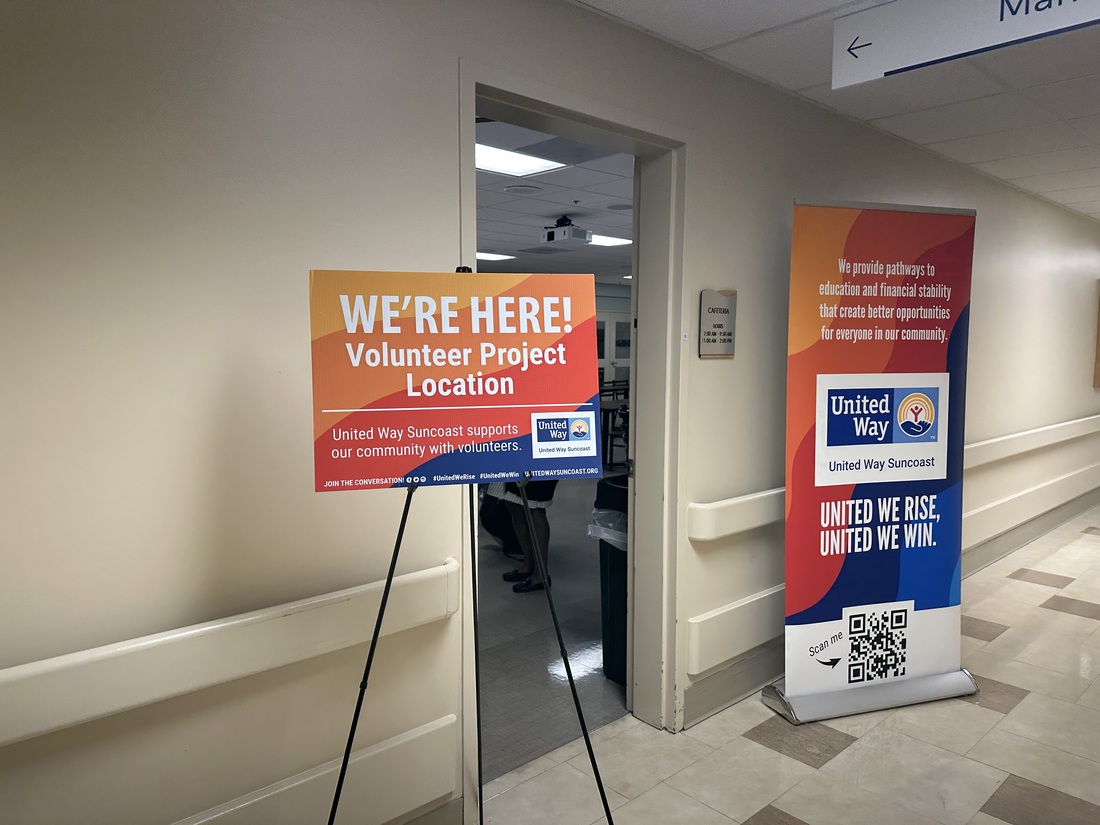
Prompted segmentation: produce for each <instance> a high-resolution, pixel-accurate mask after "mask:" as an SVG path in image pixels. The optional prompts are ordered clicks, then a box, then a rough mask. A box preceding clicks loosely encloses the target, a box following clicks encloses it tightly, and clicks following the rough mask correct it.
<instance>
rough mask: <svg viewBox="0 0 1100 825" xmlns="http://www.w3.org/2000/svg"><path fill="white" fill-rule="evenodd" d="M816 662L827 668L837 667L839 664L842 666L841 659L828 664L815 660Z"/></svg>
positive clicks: (830, 661)
mask: <svg viewBox="0 0 1100 825" xmlns="http://www.w3.org/2000/svg"><path fill="white" fill-rule="evenodd" d="M814 661H815V662H817V663H818V664H819V665H825V666H826V667H836V666H837V665H838V664H840V659H830V660H829V661H827V662H823V661H821V660H820V659H814Z"/></svg>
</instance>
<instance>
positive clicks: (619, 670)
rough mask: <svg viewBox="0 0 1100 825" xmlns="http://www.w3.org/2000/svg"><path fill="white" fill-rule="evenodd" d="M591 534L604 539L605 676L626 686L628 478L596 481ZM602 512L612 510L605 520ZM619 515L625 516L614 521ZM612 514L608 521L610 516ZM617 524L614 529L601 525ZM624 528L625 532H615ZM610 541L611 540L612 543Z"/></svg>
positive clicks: (602, 552)
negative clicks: (618, 528)
mask: <svg viewBox="0 0 1100 825" xmlns="http://www.w3.org/2000/svg"><path fill="white" fill-rule="evenodd" d="M594 508H595V509H594V512H593V525H592V527H591V528H589V532H590V533H595V534H596V535H598V536H600V609H601V613H602V617H603V622H602V625H603V672H604V676H606V677H607V678H608V679H610V680H611V681H613V682H618V683H619V684H620V685H625V684H626V570H627V565H626V560H627V554H626V514H627V476H626V475H615V476H608V477H607V478H603V479H600V480H599V481H598V482H596V503H595V505H594ZM600 511H610V513H604V514H603V516H602V517H601V514H600ZM615 514H622V515H621V517H619V518H614V515H615ZM608 515H611V516H612V518H611V519H608V518H606V516H608ZM601 521H603V522H608V521H611V522H613V524H612V526H611V527H608V526H606V524H604V525H601V524H600V522H601ZM615 527H620V528H621V530H616V529H614V528H615ZM609 539H610V540H609Z"/></svg>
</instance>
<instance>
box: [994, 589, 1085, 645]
mask: <svg viewBox="0 0 1100 825" xmlns="http://www.w3.org/2000/svg"><path fill="white" fill-rule="evenodd" d="M1039 606H1040V607H1045V608H1047V609H1048V610H1060V611H1061V612H1062V613H1070V614H1072V615H1074V616H1084V617H1085V618H1086V619H1100V604H1094V603H1093V602H1086V601H1082V600H1081V599H1070V598H1066V597H1065V596H1051V597H1050V598H1049V599H1047V600H1046V601H1045V602H1043V603H1042V604H1041V605H1039ZM991 641H992V640H991Z"/></svg>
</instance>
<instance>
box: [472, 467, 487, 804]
mask: <svg viewBox="0 0 1100 825" xmlns="http://www.w3.org/2000/svg"><path fill="white" fill-rule="evenodd" d="M468 486H469V488H470V599H471V606H470V609H471V611H472V612H473V616H474V702H475V705H476V707H477V821H478V822H479V823H480V824H481V825H485V799H484V797H483V795H482V794H483V791H484V788H483V786H482V784H481V783H482V779H481V777H482V770H481V765H482V760H481V640H480V635H479V631H478V624H477V493H476V491H475V485H473V484H470V485H468Z"/></svg>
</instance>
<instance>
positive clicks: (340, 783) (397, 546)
mask: <svg viewBox="0 0 1100 825" xmlns="http://www.w3.org/2000/svg"><path fill="white" fill-rule="evenodd" d="M416 487H417V485H415V484H410V485H409V490H408V493H407V494H406V496H405V509H404V510H403V511H402V513H401V526H400V527H398V529H397V541H396V542H395V543H394V545H393V557H392V558H391V559H390V569H389V572H388V573H387V574H386V586H385V587H384V588H383V589H382V602H381V603H380V604H379V605H378V618H377V619H376V620H375V622H374V635H373V636H371V640H370V651H369V652H368V653H367V664H366V666H365V667H364V668H363V681H361V682H360V683H359V699H358V700H357V701H356V703H355V714H354V715H353V716H352V718H351V730H350V731H348V744H347V747H346V748H344V761H343V762H342V763H341V764H340V778H339V779H337V780H336V793H334V794H333V796H332V810H331V811H330V812H329V815H328V825H333V823H335V822H336V810H337V808H339V807H340V792H341V791H342V790H343V789H344V776H345V775H346V774H347V772H348V759H350V758H351V747H352V744H353V743H354V742H355V729H356V728H357V727H358V726H359V713H360V712H361V711H362V710H363V694H365V693H366V691H367V681H368V680H369V679H370V669H371V665H372V664H373V663H374V651H375V649H376V648H377V647H378V637H379V636H380V635H381V631H382V617H383V616H385V615H386V603H387V602H388V601H389V600H390V588H391V587H392V586H393V573H394V570H396V569H397V556H398V554H399V553H400V551H401V539H402V537H403V536H404V535H405V523H406V522H407V521H408V520H409V505H410V504H411V503H412V497H413V493H415V492H416Z"/></svg>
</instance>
